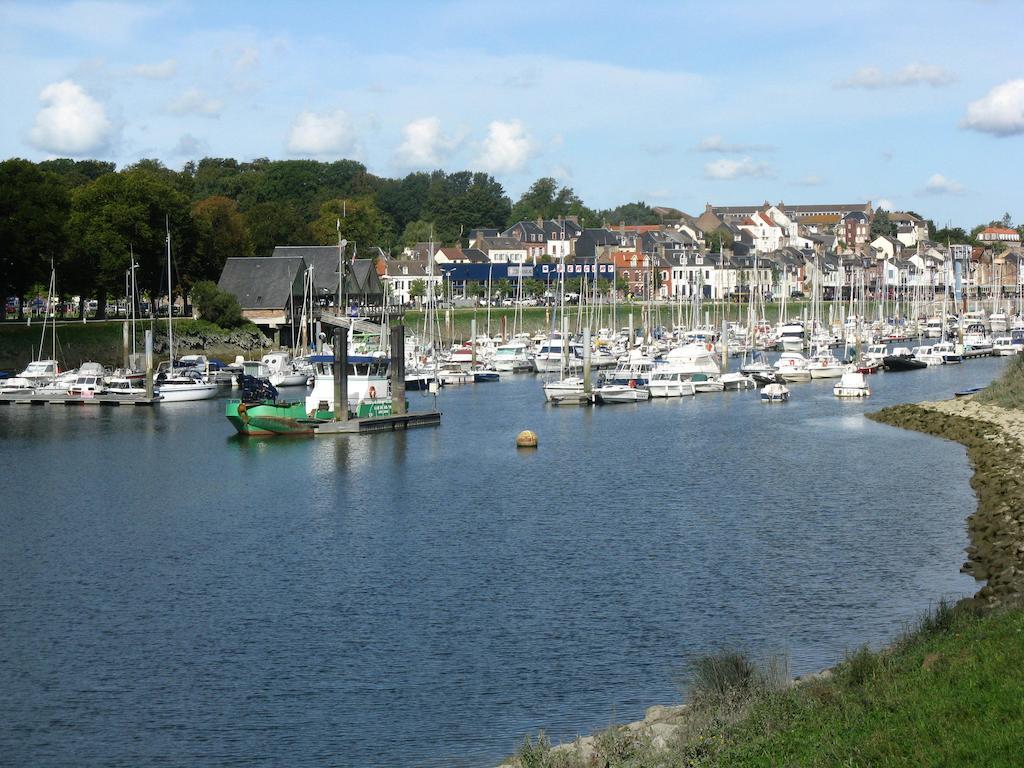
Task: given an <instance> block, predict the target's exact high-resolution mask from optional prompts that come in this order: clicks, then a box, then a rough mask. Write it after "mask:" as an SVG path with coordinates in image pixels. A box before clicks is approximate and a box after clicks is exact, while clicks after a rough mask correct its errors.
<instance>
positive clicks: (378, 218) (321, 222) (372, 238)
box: [312, 197, 394, 251]
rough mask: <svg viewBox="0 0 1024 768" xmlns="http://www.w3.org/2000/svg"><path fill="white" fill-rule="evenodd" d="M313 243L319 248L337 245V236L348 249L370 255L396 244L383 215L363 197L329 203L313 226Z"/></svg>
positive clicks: (323, 207)
mask: <svg viewBox="0 0 1024 768" xmlns="http://www.w3.org/2000/svg"><path fill="white" fill-rule="evenodd" d="M312 230H313V239H314V240H315V241H316V242H317V243H319V244H320V245H334V244H335V243H337V242H338V232H339V230H340V232H341V238H342V239H343V240H347V241H348V242H349V245H352V244H355V245H356V247H357V248H363V249H366V250H367V251H368V250H369V249H370V248H372V247H373V246H383V247H388V246H390V244H391V243H392V242H394V233H393V232H391V231H390V229H389V227H388V226H387V223H386V221H385V219H384V217H383V216H382V215H381V212H380V211H379V210H377V206H376V205H374V202H373V199H372V198H369V197H360V198H355V199H352V200H341V199H334V200H328V201H327V202H326V203H324V204H323V205H321V206H320V217H319V218H318V219H317V220H316V221H314V222H313V225H312Z"/></svg>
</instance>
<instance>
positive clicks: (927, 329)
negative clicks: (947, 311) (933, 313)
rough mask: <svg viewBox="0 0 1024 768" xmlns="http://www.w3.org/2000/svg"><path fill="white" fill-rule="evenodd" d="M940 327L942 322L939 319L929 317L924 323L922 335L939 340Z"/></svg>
mask: <svg viewBox="0 0 1024 768" xmlns="http://www.w3.org/2000/svg"><path fill="white" fill-rule="evenodd" d="M942 326H943V322H942V318H941V317H929V318H928V320H927V321H926V322H925V326H924V335H925V336H926V337H927V338H929V339H941V338H942Z"/></svg>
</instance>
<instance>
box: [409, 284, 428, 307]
mask: <svg viewBox="0 0 1024 768" xmlns="http://www.w3.org/2000/svg"><path fill="white" fill-rule="evenodd" d="M426 295H427V282H426V280H413V281H412V282H411V283H410V284H409V298H410V299H415V300H416V301H417V302H421V301H422V300H423V297H424V296H426Z"/></svg>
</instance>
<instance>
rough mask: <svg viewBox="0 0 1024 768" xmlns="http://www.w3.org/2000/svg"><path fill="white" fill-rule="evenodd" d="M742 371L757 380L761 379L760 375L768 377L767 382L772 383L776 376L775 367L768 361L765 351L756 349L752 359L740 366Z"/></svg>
mask: <svg viewBox="0 0 1024 768" xmlns="http://www.w3.org/2000/svg"><path fill="white" fill-rule="evenodd" d="M740 373H742V374H743V375H744V376H750V377H751V378H753V379H754V380H755V381H760V379H759V378H758V377H759V376H762V377H766V378H767V379H768V382H767V383H771V381H772V380H774V378H775V367H774V366H773V365H772V364H771V363H769V362H768V358H767V357H765V354H764V353H763V352H758V351H754V352H753V353H752V354H751V356H750V360H749V361H747V362H745V363H743V364H742V365H741V366H740Z"/></svg>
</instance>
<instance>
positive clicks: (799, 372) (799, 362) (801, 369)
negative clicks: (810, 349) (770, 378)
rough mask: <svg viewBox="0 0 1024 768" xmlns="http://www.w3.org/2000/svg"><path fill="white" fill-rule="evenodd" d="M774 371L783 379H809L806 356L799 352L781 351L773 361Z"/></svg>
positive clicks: (809, 373)
mask: <svg viewBox="0 0 1024 768" xmlns="http://www.w3.org/2000/svg"><path fill="white" fill-rule="evenodd" d="M775 372H776V373H778V374H779V377H780V378H781V379H782V380H783V381H810V380H811V372H810V371H809V370H808V369H807V358H805V357H804V356H803V354H801V353H800V352H783V353H782V355H781V356H780V357H779V359H778V361H777V362H776V363H775Z"/></svg>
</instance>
